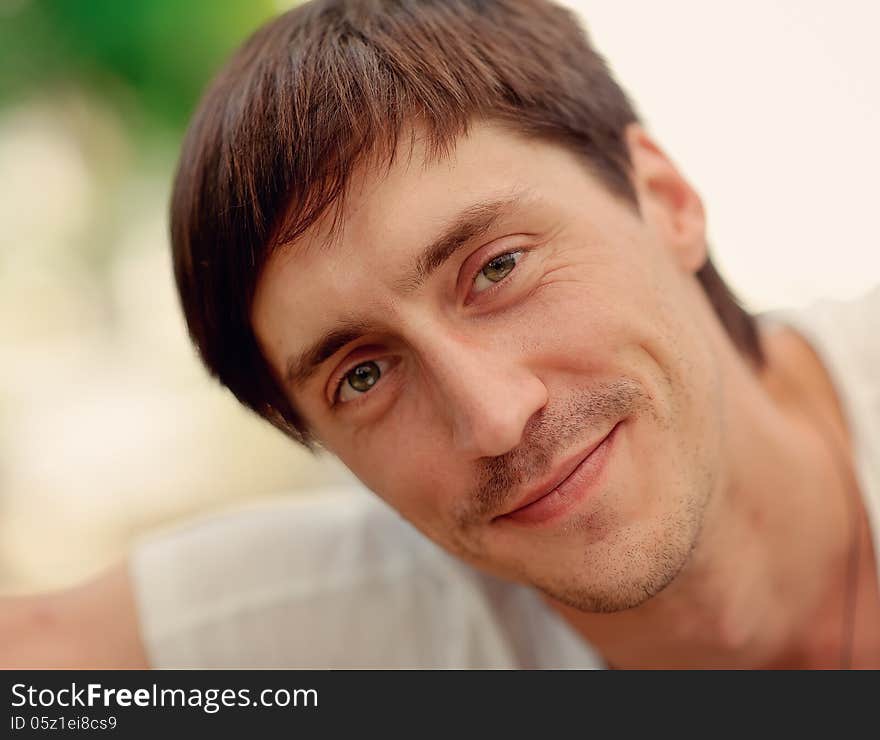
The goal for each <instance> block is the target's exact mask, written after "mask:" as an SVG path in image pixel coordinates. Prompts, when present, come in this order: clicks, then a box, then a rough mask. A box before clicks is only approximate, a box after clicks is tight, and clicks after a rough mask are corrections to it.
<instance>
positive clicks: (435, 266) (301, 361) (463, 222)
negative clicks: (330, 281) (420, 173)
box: [286, 191, 524, 386]
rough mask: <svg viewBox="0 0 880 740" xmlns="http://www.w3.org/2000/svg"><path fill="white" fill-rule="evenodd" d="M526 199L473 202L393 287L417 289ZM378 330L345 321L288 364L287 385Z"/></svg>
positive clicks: (303, 380)
mask: <svg viewBox="0 0 880 740" xmlns="http://www.w3.org/2000/svg"><path fill="white" fill-rule="evenodd" d="M523 198H524V193H523V192H520V191H515V192H513V193H511V194H509V195H507V196H503V197H499V198H494V199H491V200H485V201H480V202H478V203H474V204H472V205H470V206H468V207H467V208H465V209H464V210H462V211H461V212H460V213H458V215H456V216H455V217H454V218H453V219H452V220H451V221H449V222H448V223H447V225H446V226H445V227H444V228H443V230H442V231H441V232H440V234H439V235H438V236H437V237H436V238H434V240H433V241H431V243H430V244H428V245H427V246H426V247H425V248H424V249H423V250H422V251H421V252H420V253H419V255H418V256H417V258H416V260H415V262H414V264H413V266H412V267H411V268H410V270H409V271H408V272H407V273H406V274H405V275H404V276H403V277H402V278H399V279H398V280H396V281H395V283H394V285H395V287H396V289H397V291H398V292H399V293H400V294H401V295H409V294H411V293H412V292H414V291H416V290H418V289H419V288H420V287H421V286H423V285H424V284H425V282H427V280H428V279H429V278H430V277H431V275H432V274H434V273H435V272H436V271H437V270H439V269H440V268H441V267H442V266H443V265H444V264H446V262H448V261H449V260H450V259H451V258H452V257H453V256H454V255H455V254H456V253H457V252H458V251H459V250H460V249H462V248H463V247H465V246H467V245H468V244H469V243H470V242H471V241H473V240H474V239H476V238H477V237H479V236H481V235H482V234H484V233H485V232H487V231H488V230H489V229H490V228H491V227H492V225H493V224H494V223H495V222H496V221H497V220H498V219H499V218H500V217H501V216H502V215H503V214H506V213H508V212H509V211H511V210H513V208H514V207H515V206H517V205H519V204H520V203H521V202H522V200H523ZM377 328H378V327H377V326H376V325H375V324H373V323H372V322H369V321H365V320H361V319H351V318H349V319H344V320H342V321H340V322H339V323H338V324H337V325H336V326H334V327H332V328H331V329H328V330H326V331H324V332H322V333H321V335H320V336H319V337H318V338H317V339H316V340H315V341H314V342H312V343H311V344H310V345H309V346H308V347H307V348H306V349H305V350H303V351H302V352H300V353H299V354H297V355H293V356H291V357H290V358H289V359H288V361H287V373H286V377H287V382H288V383H290V384H291V385H292V386H302V385H304V384H305V383H307V382H308V381H309V379H310V378H311V377H312V376H313V375H314V374H315V373H316V372H317V370H318V368H319V367H320V366H321V365H323V364H324V363H325V362H326V361H327V360H329V359H330V358H331V357H332V356H333V355H335V354H336V353H337V352H338V351H339V350H340V349H342V348H343V347H344V346H345V345H347V344H349V343H350V342H353V341H355V340H357V339H360V338H361V337H362V336H364V335H366V334H369V333H370V332H372V331H375V330H376V329H377Z"/></svg>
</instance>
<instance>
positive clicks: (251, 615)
mask: <svg viewBox="0 0 880 740" xmlns="http://www.w3.org/2000/svg"><path fill="white" fill-rule="evenodd" d="M759 318H760V320H761V321H774V320H775V321H783V322H785V323H787V324H789V325H790V326H792V327H793V328H795V329H796V330H798V331H799V332H800V333H801V334H802V335H803V336H804V337H805V338H806V339H807V340H808V341H809V342H810V343H811V344H812V346H813V347H814V349H815V350H816V351H817V353H818V355H819V356H820V358H821V359H822V360H823V362H824V364H825V366H826V368H827V370H828V372H829V374H830V375H831V378H832V381H833V382H834V384H835V387H836V388H837V390H838V393H839V394H840V396H841V397H842V401H843V405H844V413H845V414H846V415H847V417H848V421H849V423H850V425H851V429H852V430H853V435H854V442H855V455H856V464H857V475H858V478H859V482H860V484H861V486H860V487H861V491H862V492H863V494H864V496H865V503H866V506H867V510H868V517H869V521H870V524H871V529H872V533H873V538H874V545H875V551H876V552H880V286H878V287H877V288H876V289H874V290H873V291H872V292H870V293H868V294H866V295H865V296H863V297H862V298H860V299H858V300H857V301H852V302H839V301H831V300H823V301H820V302H817V303H814V304H813V305H811V306H810V307H808V308H807V309H801V310H797V311H793V310H789V311H773V312H769V313H766V314H763V315H761V316H760V317H759ZM131 573H132V580H133V583H134V589H135V594H136V599H137V603H138V611H139V618H140V622H141V631H142V635H143V639H144V643H145V646H146V650H147V654H148V656H149V658H150V661H151V663H152V665H154V666H155V667H157V668H178V667H200V668H214V667H226V668H418V667H424V668H600V667H602V666H603V662H602V660H601V656H599V655H598V654H597V653H596V652H595V651H594V650H592V649H591V648H590V646H589V645H588V644H587V643H586V642H585V641H584V640H583V639H582V638H581V637H579V636H578V635H577V634H575V632H574V631H573V630H572V629H571V628H570V627H569V626H568V624H567V623H565V622H564V621H563V620H562V619H561V618H560V617H558V616H557V615H556V613H555V612H553V611H552V610H551V609H550V608H549V607H548V606H546V605H545V604H544V602H543V601H542V600H541V598H540V597H539V596H538V594H537V592H536V591H534V590H533V589H529V588H526V587H524V586H519V585H515V584H511V583H507V582H503V581H500V580H497V579H494V578H491V577H489V576H486V575H484V574H481V573H479V572H477V571H475V570H474V569H473V568H471V567H469V566H467V565H465V564H464V563H462V562H460V561H458V560H456V559H455V558H453V557H452V556H450V555H448V554H447V553H446V552H444V551H443V550H441V549H440V548H439V547H437V546H436V545H434V544H433V543H432V542H430V541H429V540H427V539H426V538H425V537H423V536H422V535H421V534H420V533H418V532H417V531H416V530H415V529H413V528H412V527H411V526H410V525H409V524H408V523H406V522H405V521H403V520H402V519H401V518H400V517H399V516H398V515H397V514H396V512H394V511H393V510H391V509H390V508H388V507H387V506H386V505H385V504H384V503H383V502H381V501H380V500H379V499H378V498H376V497H375V496H374V495H373V494H372V493H371V492H369V491H367V490H366V489H363V488H362V487H359V486H357V485H352V486H349V487H346V486H335V487H333V488H330V489H326V490H320V491H316V492H315V494H314V495H309V496H306V497H295V498H278V499H274V500H269V501H266V502H263V503H262V504H260V505H258V506H252V507H250V508H248V509H245V510H240V511H236V512H230V513H226V514H220V515H215V516H213V517H209V518H206V519H202V520H199V521H196V522H193V523H190V524H188V525H185V526H183V527H177V528H176V529H174V530H171V531H166V532H163V533H159V534H156V535H153V536H152V537H150V538H148V539H145V540H143V541H141V542H139V543H138V544H137V545H136V546H135V547H134V549H133V551H132V557H131Z"/></svg>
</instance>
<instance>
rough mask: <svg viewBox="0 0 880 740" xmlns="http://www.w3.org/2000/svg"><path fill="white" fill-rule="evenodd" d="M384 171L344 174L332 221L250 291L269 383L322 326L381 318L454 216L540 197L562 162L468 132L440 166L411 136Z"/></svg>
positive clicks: (275, 263) (546, 149)
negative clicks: (415, 261) (478, 207)
mask: <svg viewBox="0 0 880 740" xmlns="http://www.w3.org/2000/svg"><path fill="white" fill-rule="evenodd" d="M401 141H402V142H406V144H405V146H404V145H401V148H400V149H399V150H398V152H397V153H396V155H395V158H394V160H393V161H392V164H391V166H390V168H376V167H373V168H370V167H369V166H363V167H362V168H361V169H360V170H359V171H358V172H355V173H353V174H352V177H351V178H350V181H349V186H348V189H347V191H346V198H345V201H344V204H343V208H342V210H341V212H340V213H339V219H338V221H337V222H336V225H337V227H336V229H335V230H332V229H331V226H332V223H333V220H332V217H331V215H330V214H328V215H327V216H325V218H323V219H322V220H321V221H319V222H318V223H317V224H315V226H314V227H313V228H311V229H310V230H309V231H307V232H306V234H305V235H304V236H303V237H302V238H301V239H300V240H298V242H297V243H296V244H293V245H289V246H286V247H284V248H282V249H280V250H278V251H277V252H276V253H275V254H274V255H273V256H272V257H271V258H270V260H269V262H268V263H267V265H266V266H265V268H264V270H263V272H262V275H261V277H260V281H259V283H258V286H257V291H256V295H255V298H254V302H253V308H252V322H253V326H254V330H255V333H256V334H257V337H258V340H259V342H260V344H261V346H262V348H263V351H264V352H265V353H266V356H267V359H268V360H269V362H270V364H271V365H272V367H273V369H274V371H275V372H276V374H278V375H279V376H280V377H282V378H283V376H284V368H285V365H286V360H287V358H288V356H289V355H290V354H291V353H296V352H299V351H301V350H302V349H303V348H304V347H305V346H306V345H307V344H308V343H309V342H311V341H312V340H314V339H315V338H316V337H317V336H318V334H319V333H320V332H322V331H323V330H324V329H326V328H327V326H328V325H331V324H333V323H335V322H336V321H340V320H355V319H360V318H363V317H364V316H366V315H370V316H389V315H391V314H393V313H394V311H395V310H396V309H397V308H398V307H399V296H400V285H399V278H400V276H401V275H402V274H404V273H406V272H408V268H409V267H410V266H411V264H412V260H413V258H414V256H415V255H416V254H417V253H418V252H419V251H420V250H421V249H423V248H424V246H425V245H426V244H428V243H430V242H431V240H432V239H434V238H435V237H436V236H437V233H438V231H440V230H441V229H442V228H443V227H444V225H446V224H448V222H449V221H450V219H453V218H454V217H455V216H456V215H457V214H459V213H461V212H462V211H463V210H465V209H468V208H470V207H473V206H474V204H477V203H485V202H489V201H497V200H503V199H510V198H511V197H512V196H513V195H514V194H517V193H519V194H529V195H530V196H535V195H537V196H540V195H541V194H542V193H545V192H547V191H548V190H549V189H552V187H553V181H554V178H555V176H556V175H558V172H559V170H560V169H561V168H563V169H564V168H565V166H566V164H567V165H568V166H569V167H570V166H571V162H570V160H571V159H572V157H571V155H570V154H569V153H568V152H566V151H564V150H562V149H561V148H559V147H553V146H549V145H547V144H546V143H544V142H541V141H539V140H537V139H532V138H526V137H524V136H522V135H519V134H515V133H513V132H511V131H509V130H507V129H505V128H502V127H501V126H499V125H496V124H489V123H478V124H475V125H474V126H473V127H472V128H471V129H470V131H469V132H468V135H467V136H465V137H461V138H460V139H458V141H457V142H456V144H455V147H454V148H453V149H452V150H451V151H450V152H449V153H448V155H446V156H443V157H442V158H431V157H429V156H428V152H427V149H426V144H425V139H424V138H423V137H420V136H419V135H418V133H416V134H415V135H414V137H413V138H412V139H410V137H409V136H402V137H401Z"/></svg>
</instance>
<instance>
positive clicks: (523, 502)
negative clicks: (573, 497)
mask: <svg viewBox="0 0 880 740" xmlns="http://www.w3.org/2000/svg"><path fill="white" fill-rule="evenodd" d="M616 426H617V424H614V425H612V426H611V428H610V429H609V430H608V431H607V432H605V434H604V435H602V436H601V437H599V439H597V440H596V441H595V442H593V443H592V444H590V445H589V446H588V447H586V448H584V449H581V450H579V451H578V452H576V453H574V454H573V455H570V456H569V457H567V458H565V459H564V460H563V461H562V462H561V463H559V465H557V466H556V467H555V468H554V469H553V471H552V472H551V473H550V474H549V475H548V476H546V477H545V478H544V480H542V481H541V482H540V483H538V484H537V485H535V486H532V487H531V488H528V489H526V490H525V491H523V492H522V493H521V494H520V496H519V497H518V499H517V502H516V503H515V504H514V505H513V506H512V507H511V508H510V509H508V510H507V511H505V512H504V513H503V514H499V515H498V517H496V519H497V518H500V517H502V516H507V515H508V514H512V513H513V512H515V511H518V510H519V509H522V508H524V507H526V506H528V505H529V504H533V503H535V501H537V500H539V499H542V498H544V496H546V495H547V494H549V493H551V492H553V491H554V490H556V489H557V488H558V487H559V486H561V485H562V484H563V483H564V482H565V480H566V479H567V478H568V477H569V476H570V475H571V474H572V473H573V472H574V471H575V470H576V469H577V467H578V465H580V464H581V463H582V462H583V461H584V460H586V459H587V458H588V457H589V456H590V455H592V454H593V451H594V450H595V449H596V448H597V447H598V446H599V445H600V444H602V442H604V441H605V438H606V437H608V435H609V434H611V432H613V431H614V427H616Z"/></svg>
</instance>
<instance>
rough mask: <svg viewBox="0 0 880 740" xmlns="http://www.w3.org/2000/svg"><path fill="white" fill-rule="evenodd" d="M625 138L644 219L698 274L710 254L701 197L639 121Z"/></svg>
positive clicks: (686, 267) (681, 263)
mask: <svg viewBox="0 0 880 740" xmlns="http://www.w3.org/2000/svg"><path fill="white" fill-rule="evenodd" d="M626 141H627V145H628V147H629V152H630V158H631V161H632V165H633V182H634V185H635V187H636V193H637V194H638V197H639V204H640V206H641V210H642V215H643V218H644V220H645V222H646V223H647V224H648V226H649V227H651V228H652V229H654V230H655V231H656V232H657V234H658V235H659V237H660V239H661V240H662V242H663V244H664V245H665V246H667V247H668V248H669V249H670V251H671V253H672V255H673V257H674V258H675V260H676V262H677V263H678V265H679V266H680V267H681V268H682V269H683V270H687V271H688V272H691V273H696V272H697V270H699V269H700V268H701V267H702V266H703V264H704V263H705V262H706V259H707V257H708V246H707V244H706V215H705V212H704V210H703V203H702V201H701V200H700V196H699V195H697V193H696V191H695V190H694V189H693V188H692V187H691V186H690V184H688V182H687V180H685V179H684V177H683V176H682V175H681V173H679V171H678V170H677V169H676V167H675V165H674V164H673V163H672V162H671V161H670V159H669V157H667V156H666V154H665V153H664V152H663V150H662V149H660V147H659V146H658V145H657V144H656V142H654V140H653V139H652V138H651V137H650V136H649V135H648V132H647V131H645V129H644V128H643V127H642V126H641V125H640V124H638V123H633V124H630V125H629V126H628V127H627V129H626Z"/></svg>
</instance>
